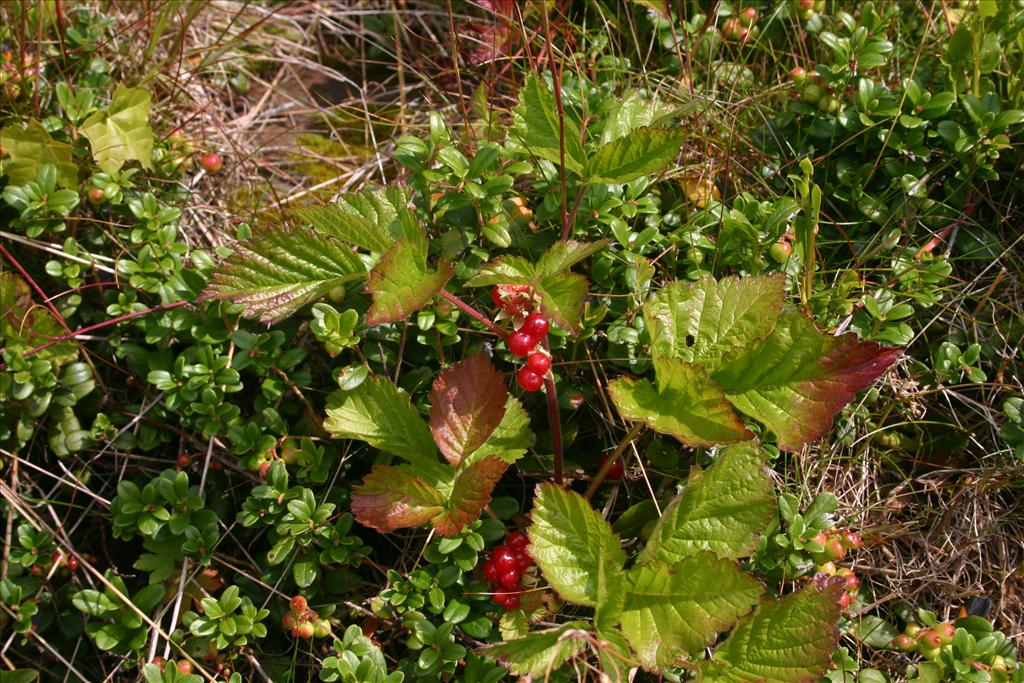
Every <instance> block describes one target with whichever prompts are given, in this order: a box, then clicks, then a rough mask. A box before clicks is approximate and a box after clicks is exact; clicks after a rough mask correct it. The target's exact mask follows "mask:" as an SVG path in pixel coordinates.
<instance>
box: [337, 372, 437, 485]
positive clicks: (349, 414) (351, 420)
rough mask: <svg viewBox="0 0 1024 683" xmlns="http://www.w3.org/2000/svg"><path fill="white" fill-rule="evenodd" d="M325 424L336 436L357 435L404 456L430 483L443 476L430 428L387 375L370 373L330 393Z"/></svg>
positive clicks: (371, 443) (361, 438)
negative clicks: (347, 387)
mask: <svg viewBox="0 0 1024 683" xmlns="http://www.w3.org/2000/svg"><path fill="white" fill-rule="evenodd" d="M382 416H387V419H381V418H382ZM324 428H325V429H326V430H327V431H328V432H330V434H331V435H332V436H333V437H334V438H336V439H359V440H360V441H365V442H366V443H368V444H370V445H371V446H373V447H374V448H378V449H380V450H382V451H385V452H387V453H393V454H395V455H397V456H399V457H402V458H405V459H406V460H408V461H409V462H411V463H413V464H414V465H416V467H417V469H418V470H419V471H421V474H423V475H424V476H427V477H428V480H430V482H431V483H436V481H437V480H438V479H440V478H443V477H444V472H445V470H444V468H443V466H442V465H441V463H440V462H438V461H437V447H436V446H435V445H434V440H433V438H432V436H431V434H430V429H429V428H428V427H427V425H426V423H425V422H424V421H423V420H422V419H421V418H420V415H419V413H418V412H416V409H415V408H413V406H412V403H411V402H410V399H409V395H408V394H407V393H405V391H403V390H402V389H399V388H398V387H397V386H396V385H395V384H394V383H393V382H391V381H390V380H388V379H386V378H383V377H370V378H369V379H367V380H366V381H364V382H363V383H362V384H360V385H359V386H357V387H355V388H354V389H352V390H350V391H337V392H334V393H333V394H331V396H330V397H329V398H328V400H327V419H326V420H324Z"/></svg>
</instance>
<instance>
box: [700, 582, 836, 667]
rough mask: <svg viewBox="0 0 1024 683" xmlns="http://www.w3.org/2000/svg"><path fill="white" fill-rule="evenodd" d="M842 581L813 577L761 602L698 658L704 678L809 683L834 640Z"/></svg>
mask: <svg viewBox="0 0 1024 683" xmlns="http://www.w3.org/2000/svg"><path fill="white" fill-rule="evenodd" d="M843 586H844V581H843V580H841V579H838V580H837V579H835V578H831V579H829V580H828V581H822V582H815V583H812V584H810V585H808V586H807V587H806V588H804V589H803V590H801V591H799V592H797V593H793V594H791V595H788V596H786V597H784V598H782V599H781V600H778V601H769V602H766V603H764V604H762V605H761V606H760V607H759V608H758V609H757V610H756V611H755V612H754V613H753V614H752V615H750V616H749V617H747V618H746V619H744V620H743V621H741V622H740V623H739V625H738V626H737V627H736V629H735V630H734V631H733V632H732V634H730V636H729V638H728V639H727V640H726V641H725V642H724V643H722V644H721V645H720V646H719V647H718V648H716V649H715V653H714V656H713V658H712V659H711V660H704V661H701V662H700V663H699V666H700V674H701V675H700V677H699V678H698V680H700V681H702V682H706V681H723V682H727V681H728V682H732V681H750V682H751V683H753V682H755V681H757V682H761V681H778V683H814V682H815V681H818V680H819V679H820V678H821V675H822V674H823V673H824V672H825V671H826V670H827V669H828V665H829V658H830V655H831V654H832V652H833V650H835V649H836V646H837V645H838V644H839V631H838V629H837V628H836V622H837V621H839V612H840V608H839V596H840V595H842V592H843Z"/></svg>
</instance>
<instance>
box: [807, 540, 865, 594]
mask: <svg viewBox="0 0 1024 683" xmlns="http://www.w3.org/2000/svg"><path fill="white" fill-rule="evenodd" d="M809 540H811V541H814V542H815V543H817V544H818V545H820V546H821V547H822V548H823V550H822V551H821V552H820V553H811V556H812V557H814V559H815V561H817V562H818V572H820V573H822V574H828V575H829V576H841V577H843V578H845V579H846V592H844V593H843V594H842V596H840V598H839V606H840V607H842V608H843V609H846V608H847V607H849V606H850V603H851V602H853V596H854V595H856V594H857V589H858V588H860V578H859V577H858V576H857V575H856V574H855V573H854V572H853V570H852V569H850V568H849V567H836V562H838V561H840V560H842V559H843V558H844V557H846V552H847V551H848V550H857V549H858V548H861V547H862V546H863V545H864V541H862V540H861V538H860V534H858V533H856V532H854V531H850V530H849V529H833V530H831V531H827V532H826V531H823V532H821V533H819V534H818V535H817V536H815V537H814V538H811V539H809Z"/></svg>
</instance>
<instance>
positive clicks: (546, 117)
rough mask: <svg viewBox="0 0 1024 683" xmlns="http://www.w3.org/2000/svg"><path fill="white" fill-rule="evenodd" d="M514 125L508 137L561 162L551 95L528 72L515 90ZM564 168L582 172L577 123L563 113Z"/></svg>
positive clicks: (526, 149)
mask: <svg viewBox="0 0 1024 683" xmlns="http://www.w3.org/2000/svg"><path fill="white" fill-rule="evenodd" d="M512 118H513V121H514V122H515V128H514V130H513V134H512V140H513V141H514V142H515V143H517V144H518V145H521V146H522V147H523V148H524V150H525V151H526V152H527V153H528V154H532V155H534V156H538V157H540V158H542V159H547V160H548V161H550V162H552V163H554V164H559V163H560V162H561V156H562V155H561V152H560V147H561V144H560V139H559V121H558V108H557V104H556V102H555V95H554V93H552V92H551V91H550V90H548V88H547V86H546V85H545V84H544V83H542V82H541V80H540V79H539V78H537V77H536V76H535V75H533V74H531V75H530V76H529V77H528V78H527V79H526V83H525V84H524V85H523V89H522V90H520V91H519V104H518V105H516V107H515V108H514V109H513V110H512ZM562 137H563V138H564V143H565V168H566V170H568V171H571V172H572V173H575V174H576V175H582V174H583V165H584V163H585V161H586V154H585V153H584V151H583V145H582V143H581V142H580V129H579V124H577V122H576V121H575V120H574V119H573V118H572V116H570V115H568V113H567V115H566V116H565V117H564V121H563V136H562Z"/></svg>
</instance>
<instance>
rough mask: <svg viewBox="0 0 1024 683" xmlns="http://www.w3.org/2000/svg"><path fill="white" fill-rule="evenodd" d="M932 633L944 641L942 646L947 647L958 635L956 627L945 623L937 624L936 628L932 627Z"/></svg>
mask: <svg viewBox="0 0 1024 683" xmlns="http://www.w3.org/2000/svg"><path fill="white" fill-rule="evenodd" d="M932 631H934V632H935V633H937V634H938V636H939V638H941V639H942V644H943V645H946V644H947V643H952V642H953V636H955V635H956V626H953V624H949V623H946V622H943V623H941V624H935V626H932Z"/></svg>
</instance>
